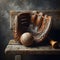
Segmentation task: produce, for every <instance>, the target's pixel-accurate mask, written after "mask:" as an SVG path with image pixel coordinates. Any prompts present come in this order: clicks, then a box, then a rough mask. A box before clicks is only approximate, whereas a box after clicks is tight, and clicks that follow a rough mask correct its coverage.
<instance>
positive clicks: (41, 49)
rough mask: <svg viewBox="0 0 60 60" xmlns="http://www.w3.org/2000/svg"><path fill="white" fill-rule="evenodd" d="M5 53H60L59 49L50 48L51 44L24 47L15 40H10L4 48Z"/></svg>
mask: <svg viewBox="0 0 60 60" xmlns="http://www.w3.org/2000/svg"><path fill="white" fill-rule="evenodd" d="M5 53H6V54H17V55H19V54H23V55H24V54H49V55H50V54H55V55H56V54H60V49H54V48H51V46H38V47H25V46H24V45H21V44H19V43H18V42H17V43H16V42H15V40H10V41H9V44H8V45H7V47H6V49H5Z"/></svg>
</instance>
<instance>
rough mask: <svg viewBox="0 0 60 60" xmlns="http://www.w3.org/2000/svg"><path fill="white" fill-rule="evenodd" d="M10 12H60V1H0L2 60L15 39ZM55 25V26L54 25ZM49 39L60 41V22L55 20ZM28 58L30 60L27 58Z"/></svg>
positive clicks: (44, 57) (0, 55) (0, 52)
mask: <svg viewBox="0 0 60 60" xmlns="http://www.w3.org/2000/svg"><path fill="white" fill-rule="evenodd" d="M10 10H18V11H19V10H60V0H0V58H1V59H0V60H5V54H4V49H5V47H6V46H7V44H8V42H9V40H10V39H12V38H13V36H12V32H11V30H10V19H9V11H10ZM54 24H55V25H54ZM52 25H53V26H52V28H51V31H50V35H49V38H51V39H55V40H58V41H59V40H60V27H59V26H60V21H58V22H57V21H56V19H55V17H54V19H53V24H52ZM25 57H26V58H24V59H27V60H28V59H30V60H31V59H32V60H33V59H35V60H37V59H48V60H49V59H56V60H58V59H59V55H50V56H49V55H42V56H41V55H29V56H25ZM27 57H28V58H27Z"/></svg>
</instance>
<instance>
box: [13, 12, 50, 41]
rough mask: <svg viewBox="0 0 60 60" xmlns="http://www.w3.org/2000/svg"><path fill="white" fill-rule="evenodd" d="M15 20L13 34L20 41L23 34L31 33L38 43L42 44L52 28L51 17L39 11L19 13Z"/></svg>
mask: <svg viewBox="0 0 60 60" xmlns="http://www.w3.org/2000/svg"><path fill="white" fill-rule="evenodd" d="M14 20H15V23H14V28H13V34H14V38H15V40H18V41H19V39H20V37H21V35H22V34H23V33H25V32H30V33H31V34H32V35H33V37H34V40H35V41H36V42H41V41H43V40H44V38H45V37H46V36H47V33H48V31H49V29H50V26H51V16H47V15H45V14H43V13H42V12H38V11H29V12H28V11H27V12H26V11H23V12H19V13H18V14H17V15H16V16H15V19H14Z"/></svg>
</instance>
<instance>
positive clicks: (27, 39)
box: [20, 32, 33, 46]
mask: <svg viewBox="0 0 60 60" xmlns="http://www.w3.org/2000/svg"><path fill="white" fill-rule="evenodd" d="M20 42H21V43H22V44H23V45H25V46H30V45H32V43H33V36H32V34H31V33H29V32H26V33H23V34H22V35H21V38H20Z"/></svg>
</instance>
